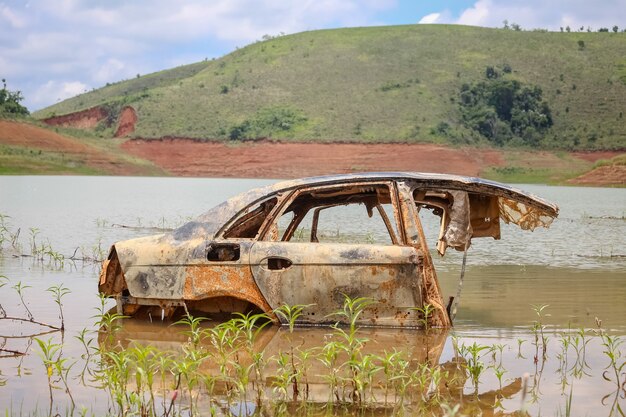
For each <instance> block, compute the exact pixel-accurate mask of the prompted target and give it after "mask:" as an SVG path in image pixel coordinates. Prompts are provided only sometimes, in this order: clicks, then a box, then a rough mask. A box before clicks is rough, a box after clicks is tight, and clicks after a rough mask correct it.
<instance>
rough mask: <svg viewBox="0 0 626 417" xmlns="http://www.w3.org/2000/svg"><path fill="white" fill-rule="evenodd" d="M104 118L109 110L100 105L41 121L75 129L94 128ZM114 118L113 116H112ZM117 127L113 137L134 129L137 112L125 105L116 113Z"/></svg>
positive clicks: (107, 117) (106, 117)
mask: <svg viewBox="0 0 626 417" xmlns="http://www.w3.org/2000/svg"><path fill="white" fill-rule="evenodd" d="M105 119H111V115H110V114H109V112H108V111H107V110H106V109H104V108H102V107H99V106H97V107H92V108H90V109H87V110H81V111H78V112H74V113H69V114H64V115H62V116H53V117H48V118H47V119H43V120H42V121H43V122H44V123H46V124H48V125H50V126H62V127H73V128H76V129H94V128H95V127H96V126H97V125H98V123H100V122H101V121H103V120H105ZM113 120H115V118H113ZM117 120H118V121H117V129H115V135H114V136H115V137H116V138H121V137H124V136H127V135H129V134H131V133H133V132H134V131H135V124H136V123H137V112H136V111H135V109H134V108H132V107H131V106H125V107H124V108H123V109H122V110H121V111H120V114H119V115H117Z"/></svg>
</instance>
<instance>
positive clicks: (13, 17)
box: [0, 4, 26, 29]
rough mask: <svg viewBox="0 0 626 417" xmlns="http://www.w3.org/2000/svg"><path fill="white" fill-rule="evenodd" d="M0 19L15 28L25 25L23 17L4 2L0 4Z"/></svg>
mask: <svg viewBox="0 0 626 417" xmlns="http://www.w3.org/2000/svg"><path fill="white" fill-rule="evenodd" d="M2 20H4V21H6V22H8V23H9V24H10V25H11V26H12V27H13V28H15V29H19V28H23V27H24V26H25V25H26V18H25V17H23V16H22V15H21V14H19V13H16V12H15V11H13V10H12V9H10V8H9V7H8V6H5V5H4V4H0V21H2Z"/></svg>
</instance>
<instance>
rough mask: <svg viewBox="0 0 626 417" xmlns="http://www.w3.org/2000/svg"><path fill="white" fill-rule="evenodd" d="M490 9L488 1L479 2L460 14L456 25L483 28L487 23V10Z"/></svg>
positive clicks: (480, 0)
mask: <svg viewBox="0 0 626 417" xmlns="http://www.w3.org/2000/svg"><path fill="white" fill-rule="evenodd" d="M491 7H492V4H491V1H490V0H479V1H477V2H476V3H475V4H474V6H472V7H470V8H469V9H466V10H465V11H464V12H463V13H461V17H459V19H458V20H457V23H459V24H461V25H472V26H483V25H485V24H486V22H488V19H489V9H490V8H491Z"/></svg>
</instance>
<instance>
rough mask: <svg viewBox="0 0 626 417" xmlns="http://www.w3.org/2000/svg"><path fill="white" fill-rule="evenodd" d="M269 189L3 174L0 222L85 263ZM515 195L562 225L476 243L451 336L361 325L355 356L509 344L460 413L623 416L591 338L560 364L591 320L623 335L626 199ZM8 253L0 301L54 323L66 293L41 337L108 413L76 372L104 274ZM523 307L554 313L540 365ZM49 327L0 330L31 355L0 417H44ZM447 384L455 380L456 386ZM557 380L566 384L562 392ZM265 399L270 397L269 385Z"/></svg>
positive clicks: (156, 340) (1, 395) (141, 328)
mask: <svg viewBox="0 0 626 417" xmlns="http://www.w3.org/2000/svg"><path fill="white" fill-rule="evenodd" d="M266 183H268V181H264V180H263V181H257V180H221V179H220V180H217V179H159V178H105V177H100V178H91V177H90V178H87V177H0V214H3V215H8V216H10V217H9V218H5V220H4V221H5V224H6V225H7V228H8V229H9V231H10V232H11V233H16V232H17V229H18V228H19V229H20V236H19V239H18V242H19V243H21V245H22V249H21V251H20V252H23V253H30V251H29V247H30V240H31V236H32V233H34V232H35V231H30V230H29V228H38V230H37V231H36V232H37V234H36V236H35V239H36V241H37V242H40V243H41V242H46V241H49V244H50V246H51V247H52V248H53V249H54V250H55V251H58V252H60V253H63V254H64V255H65V256H66V257H69V256H70V255H72V253H75V250H76V253H77V254H87V255H89V254H94V253H97V252H99V249H100V248H101V249H103V250H106V249H107V248H108V246H109V245H110V244H111V243H112V242H114V241H116V240H119V239H126V238H130V237H135V236H140V235H145V234H151V233H152V232H151V231H150V230H146V229H141V228H139V229H125V228H119V227H116V226H113V225H114V224H124V225H134V226H142V227H172V226H175V225H177V224H180V223H182V222H184V221H185V220H186V219H187V218H189V217H194V216H196V215H198V214H200V213H202V212H203V211H205V210H206V209H208V208H209V207H211V206H213V205H214V204H217V203H219V202H221V201H222V200H224V199H225V198H227V197H229V196H231V195H234V194H236V193H237V192H240V191H245V190H247V189H249V188H252V187H255V186H259V185H263V184H266ZM521 188H525V189H528V190H530V191H532V192H534V193H536V194H538V195H540V196H542V197H545V198H547V199H552V200H554V201H555V202H557V203H558V204H559V205H560V207H561V216H560V218H559V219H557V220H556V221H555V223H554V224H553V226H552V227H551V229H549V230H536V231H535V232H534V233H524V232H520V231H518V230H516V229H513V228H509V227H505V228H504V229H503V233H502V235H503V237H502V241H499V242H495V241H486V240H485V241H483V240H480V239H479V240H476V241H475V243H474V245H473V247H472V248H471V249H470V252H469V257H468V269H467V273H466V276H465V284H464V288H463V293H462V298H461V306H460V309H459V312H458V315H457V320H456V325H455V328H454V329H453V330H451V331H450V332H431V333H429V334H428V335H426V334H424V332H423V331H422V332H420V331H409V330H403V331H399V330H389V329H387V330H373V329H364V330H362V332H361V333H360V334H362V337H364V338H367V339H369V341H368V342H367V344H366V347H364V350H363V352H364V353H371V354H375V355H383V354H384V353H385V352H390V351H392V349H398V350H402V351H404V352H405V354H406V355H407V358H409V359H411V360H412V363H413V365H415V364H417V363H422V362H424V361H430V363H433V362H434V363H439V364H443V365H444V368H445V369H449V370H453V369H456V368H455V367H454V366H453V365H451V364H452V363H454V360H455V350H454V349H453V338H456V340H457V341H458V343H460V344H465V345H466V346H470V345H471V344H472V343H474V342H476V343H478V344H480V345H504V347H503V348H502V352H501V354H500V353H497V358H496V359H493V358H492V355H491V354H489V355H485V356H484V357H483V358H482V361H483V362H484V363H485V366H486V369H485V371H484V372H483V375H482V376H481V383H480V385H479V392H478V396H474V395H473V386H472V384H471V382H470V381H469V380H467V377H465V379H462V378H461V379H460V381H461V387H460V389H457V390H456V391H455V390H454V389H453V388H454V387H452V388H449V387H448V388H446V389H448V392H451V393H452V394H454V396H455V397H454V398H457V399H458V400H459V401H462V402H463V404H464V405H463V412H464V413H466V414H473V415H479V414H481V413H482V414H483V415H493V414H496V413H498V412H500V413H511V412H514V411H517V410H521V409H522V408H524V409H525V410H527V411H528V412H529V413H530V414H531V415H556V414H559V413H560V414H563V415H564V414H565V408H566V404H567V396H568V394H569V393H570V389H571V392H572V404H571V406H572V413H571V415H610V413H611V412H616V410H617V406H616V404H617V405H619V406H621V409H622V410H624V409H626V405H624V403H625V402H626V399H625V398H624V396H625V395H626V393H621V394H620V391H617V392H615V384H614V383H612V382H611V381H607V380H605V379H604V378H603V376H602V373H603V372H604V370H605V368H606V367H607V365H609V360H608V358H607V357H606V355H605V354H604V353H603V351H604V350H606V349H605V347H603V346H602V345H601V342H602V340H601V339H600V338H599V337H595V336H593V334H592V333H591V332H588V338H589V339H588V340H589V343H588V345H587V349H586V354H585V363H586V365H585V366H584V370H585V372H584V373H582V374H578V376H577V375H576V370H577V369H576V368H575V366H576V364H575V361H574V360H573V358H574V353H575V352H574V350H573V348H572V347H571V346H570V348H569V350H568V352H569V356H568V357H569V358H570V359H569V362H568V364H567V366H566V367H565V368H566V370H565V371H564V370H563V368H564V366H563V361H562V360H561V358H562V356H563V350H562V340H564V339H563V336H562V334H563V332H566V331H567V330H568V329H569V328H571V329H572V331H575V330H576V329H578V328H580V327H583V328H586V329H593V328H595V327H596V317H597V318H599V319H601V320H602V325H603V327H604V328H606V329H609V331H610V332H611V334H614V335H616V336H618V337H622V338H624V335H626V320H625V318H626V303H625V300H626V250H625V249H624V247H625V243H626V237H625V236H626V221H625V220H624V215H625V214H626V190H624V189H621V190H620V189H618V190H614V189H600V188H565V187H542V186H522V187H521ZM435 227H436V226H435V225H434V224H431V225H429V226H428V228H429V231H428V233H429V234H431V235H432V236H434V233H436V229H435ZM431 241H432V239H431ZM2 247H3V250H2V252H0V275H4V276H6V277H7V278H8V280H9V283H8V285H5V286H4V287H2V288H1V289H0V305H2V307H3V308H4V309H5V310H6V311H7V313H8V315H10V316H19V317H26V316H27V313H26V311H25V309H24V307H23V306H22V305H21V303H20V301H19V297H17V295H16V292H15V291H14V290H13V289H11V286H14V285H15V284H17V283H18V282H22V283H23V284H27V285H29V286H30V288H26V289H25V290H24V298H25V300H26V303H27V305H28V307H29V308H30V310H31V311H32V313H33V315H34V317H35V319H36V320H40V321H44V322H48V323H52V324H55V323H58V322H59V318H58V317H59V313H58V307H57V305H56V304H55V303H54V301H53V300H52V298H51V296H50V294H49V293H47V292H46V289H47V288H48V287H49V286H51V285H56V284H59V283H64V285H65V286H66V287H68V288H69V289H70V290H71V291H72V293H71V294H70V295H68V296H67V297H66V298H64V314H65V325H66V331H65V332H64V333H61V332H52V333H49V334H47V335H43V336H41V339H42V340H44V341H45V340H48V339H49V338H50V339H51V341H53V342H54V343H61V342H62V343H63V351H62V353H63V357H66V358H68V359H69V362H68V363H71V362H76V363H75V364H74V365H73V367H72V368H71V370H70V373H69V383H70V387H71V391H72V394H73V396H74V400H75V402H76V403H77V404H79V405H83V406H85V407H86V409H87V412H88V414H92V413H93V414H96V415H101V414H103V413H105V412H106V411H107V410H109V407H110V401H109V399H108V395H107V394H106V393H105V392H104V391H102V390H101V389H99V388H98V386H97V385H98V384H97V383H96V382H94V381H93V380H92V378H91V377H90V376H89V374H88V372H87V373H85V374H81V372H82V370H83V368H84V367H85V361H84V359H82V358H81V356H82V355H83V354H84V352H85V350H84V348H83V346H82V345H81V343H80V342H79V341H78V340H77V338H76V337H75V336H76V335H77V334H78V332H79V331H80V330H82V329H83V328H87V329H89V330H90V331H93V330H94V321H95V319H94V318H93V315H94V314H96V310H95V308H96V307H97V306H98V305H99V300H98V298H97V296H96V280H97V274H98V272H99V266H98V265H94V264H92V263H88V262H87V263H84V262H76V263H71V262H69V261H67V260H66V261H65V264H64V265H63V267H61V266H60V265H58V264H57V265H56V266H55V265H49V262H48V261H47V260H46V261H44V262H43V263H42V262H38V261H33V259H32V258H28V257H19V256H18V257H16V256H14V255H16V254H17V253H18V252H16V251H14V250H13V249H12V248H11V243H10V242H9V241H8V240H7V241H5V242H4V243H3V245H2ZM99 247H100V248H99ZM77 248H78V249H77ZM460 260H461V257H460V254H458V253H449V254H448V255H446V258H444V259H436V262H437V264H438V273H439V279H440V281H441V284H442V287H443V290H444V293H445V294H444V295H445V296H446V297H447V295H449V294H454V293H455V292H456V285H457V279H458V276H459V273H460ZM531 304H535V305H540V304H549V307H547V309H546V310H545V312H546V313H547V314H548V316H547V317H545V318H544V323H545V324H546V325H547V328H546V334H547V335H548V337H549V340H548V355H547V358H546V360H545V362H544V361H543V360H542V358H541V357H539V358H538V360H537V363H535V354H536V351H535V349H536V348H535V346H534V345H533V343H534V333H533V332H532V330H531V326H532V323H533V321H534V320H535V319H536V318H537V317H536V314H535V312H534V311H533V310H532V308H531ZM46 330H47V329H45V328H42V327H41V326H37V325H35V324H32V323H25V322H13V321H8V320H0V348H3V349H5V352H6V351H19V352H25V353H26V355H24V356H18V357H2V358H0V411H1V410H7V412H8V414H10V415H21V414H23V415H29V414H42V415H43V414H48V411H49V409H48V407H49V391H48V380H47V374H46V372H47V371H46V369H45V367H44V366H43V364H42V361H41V358H40V357H39V356H38V354H37V352H39V351H40V349H39V348H38V347H37V345H36V343H35V342H33V341H32V338H30V337H28V336H29V335H32V334H36V333H38V332H41V331H46ZM330 333H332V331H331V330H330V329H328V328H313V329H303V330H296V331H295V333H294V334H289V332H288V331H286V330H285V329H279V328H276V327H273V328H267V329H266V330H264V331H263V333H262V334H261V335H260V336H259V340H258V341H257V344H258V348H259V349H260V348H261V347H262V348H263V349H264V352H265V353H264V355H265V357H266V358H270V357H273V356H277V355H279V353H280V352H284V351H288V350H289V349H290V346H298V347H300V348H302V349H305V348H308V347H313V346H316V345H317V346H322V345H323V344H324V343H325V341H328V340H329V339H328V338H329V334H330ZM116 337H117V339H116V340H119V343H120V344H121V345H122V346H129V345H132V343H139V344H141V345H151V346H155V347H158V348H160V349H164V350H172V351H175V352H180V349H181V346H182V345H183V344H184V343H185V341H186V340H187V336H186V335H184V334H182V333H181V329H180V327H173V326H170V325H169V324H164V323H161V322H159V321H156V320H155V322H153V323H150V322H148V321H139V320H129V321H127V322H126V323H124V325H123V328H122V330H121V332H120V333H119V334H118V335H117V336H116ZM88 338H89V339H92V340H93V341H92V346H94V347H97V346H98V344H99V341H98V337H97V335H96V334H95V333H93V332H92V333H90V336H89V337H88ZM207 348H208V347H207ZM5 352H0V353H2V354H4V353H5ZM619 352H620V353H621V359H620V360H621V361H622V362H623V361H624V360H626V355H625V354H624V353H622V352H624V346H623V345H622V346H621V348H620V350H619ZM5 356H6V355H5ZM500 360H501V361H502V364H503V366H504V368H506V373H505V374H504V376H503V380H502V386H503V388H502V390H500V389H499V386H500V384H499V382H498V379H497V378H496V376H495V373H494V367H493V366H492V367H489V366H490V365H493V364H494V361H497V362H499V361H500ZM275 366H276V365H275V363H274V362H271V361H270V362H268V368H267V369H266V375H271V374H273V373H275V372H276V370H275V369H274V368H275ZM321 366H322V365H321V363H319V361H315V360H312V362H311V367H312V368H311V370H310V371H309V375H310V381H309V385H310V391H311V394H310V396H309V400H310V403H311V406H310V409H309V411H311V410H317V411H318V412H319V413H321V414H327V412H328V409H327V408H323V407H322V405H323V404H325V403H326V401H327V399H328V398H329V397H330V396H331V393H330V392H329V389H328V384H327V383H326V382H325V379H324V378H322V377H320V376H319V375H324V369H322V368H320V367H321ZM272 367H274V368H272ZM525 373H528V374H529V390H530V394H528V395H527V396H526V401H525V403H524V404H522V396H523V394H522V391H523V390H522V376H523V375H524V374H525ZM450 375H452V373H451V374H450ZM379 376H380V375H379ZM623 378H626V375H624V376H623ZM450 379H451V380H454V381H457V383H458V381H459V378H452V377H450ZM564 379H565V381H566V382H567V385H564V384H563V381H564ZM57 385H59V383H57ZM378 386H379V387H380V386H381V385H380V383H379V385H378ZM377 389H378V390H380V388H377ZM267 392H268V395H271V394H272V389H271V387H269V388H268V389H267ZM372 394H373V398H375V401H371V404H370V405H369V406H368V408H367V410H368V411H367V412H368V413H369V414H372V415H384V414H390V413H394V412H396V413H397V412H398V409H397V408H396V409H394V407H391V406H384V401H383V400H382V397H383V395H382V393H381V392H374V391H372ZM607 395H608V397H606V398H605V396H607ZM53 397H54V399H55V402H54V407H55V409H58V411H59V412H60V413H61V414H62V415H63V414H65V411H64V410H65V409H66V407H67V405H68V399H67V396H66V395H65V394H64V392H63V390H62V389H55V390H53ZM411 401H412V402H411ZM418 403H419V401H417V400H416V397H415V396H413V397H410V398H409V400H407V403H405V404H404V408H405V409H406V410H407V412H408V413H411V412H417V411H419V410H420V408H419V405H418ZM314 404H318V405H314ZM318 406H319V409H318V408H316V407H318ZM225 407H226V408H225V409H228V406H225ZM231 407H232V405H231ZM248 407H249V408H250V407H254V405H249V406H248ZM289 407H295V405H294V404H290V405H289ZM231 410H232V408H231ZM290 410H291V411H295V409H290ZM342 410H343V411H342ZM431 411H432V410H431ZM233 412H235V411H233ZM333 412H334V413H339V414H342V413H343V412H345V413H353V412H355V410H354V409H351V408H347V409H342V408H338V409H335V410H334V411H333ZM439 412H440V411H439Z"/></svg>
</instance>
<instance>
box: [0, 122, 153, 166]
mask: <svg viewBox="0 0 626 417" xmlns="http://www.w3.org/2000/svg"><path fill="white" fill-rule="evenodd" d="M0 144H3V145H10V146H21V147H25V148H28V149H37V150H39V149H41V150H43V151H51V152H56V153H61V154H64V155H68V156H71V157H72V158H73V159H75V160H77V161H80V162H84V163H85V165H87V166H90V167H92V168H95V169H98V170H101V171H103V172H106V173H109V174H113V175H141V174H142V173H143V172H142V171H141V170H140V169H139V168H136V167H134V166H132V165H130V164H128V163H125V162H123V161H120V159H119V158H118V157H117V156H115V155H111V154H109V153H107V152H106V151H103V150H101V149H98V148H95V147H93V146H90V145H88V144H85V143H81V142H79V141H78V140H77V139H73V138H69V137H66V136H63V135H59V134H58V133H55V132H52V131H50V130H47V129H43V128H41V127H37V126H34V125H30V124H28V123H20V122H14V121H9V120H2V119H0Z"/></svg>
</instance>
